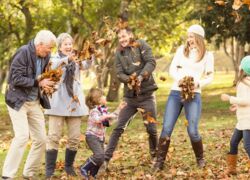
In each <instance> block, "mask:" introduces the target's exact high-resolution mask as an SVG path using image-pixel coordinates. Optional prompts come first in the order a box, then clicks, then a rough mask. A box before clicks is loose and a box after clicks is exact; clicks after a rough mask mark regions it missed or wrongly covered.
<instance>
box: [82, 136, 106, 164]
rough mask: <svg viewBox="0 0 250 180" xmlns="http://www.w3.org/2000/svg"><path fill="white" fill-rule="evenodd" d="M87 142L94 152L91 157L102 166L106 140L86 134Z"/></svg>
mask: <svg viewBox="0 0 250 180" xmlns="http://www.w3.org/2000/svg"><path fill="white" fill-rule="evenodd" d="M86 142H87V144H88V146H89V148H90V149H91V151H92V152H93V155H92V156H91V157H90V159H91V160H92V161H93V162H94V163H95V165H96V166H98V167H100V166H101V165H102V163H103V162H104V142H103V141H102V140H100V139H99V138H98V137H97V136H94V135H86Z"/></svg>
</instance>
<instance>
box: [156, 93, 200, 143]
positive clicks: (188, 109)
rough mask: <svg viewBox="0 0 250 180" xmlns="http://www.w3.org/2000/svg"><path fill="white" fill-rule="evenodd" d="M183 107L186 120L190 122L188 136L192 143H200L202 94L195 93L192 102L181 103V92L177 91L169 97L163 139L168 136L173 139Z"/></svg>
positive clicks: (162, 133)
mask: <svg viewBox="0 0 250 180" xmlns="http://www.w3.org/2000/svg"><path fill="white" fill-rule="evenodd" d="M183 107H184V109H185V116H186V119H187V120H188V126H187V131H188V135H189V137H190V139H191V141H193V142H198V141H200V140H201V136H200V134H199V132H198V123H199V120H200V115H201V95H200V93H195V96H194V98H193V99H192V100H190V101H184V102H183V101H181V96H180V91H175V90H172V91H171V92H170V95H169V97H168V101H167V104H166V108H165V114H164V120H163V127H162V132H161V138H164V137H166V136H168V137H171V134H172V131H173V129H174V126H175V123H176V121H177V119H178V117H179V115H180V113H181V110H182V108H183Z"/></svg>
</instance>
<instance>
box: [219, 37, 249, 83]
mask: <svg viewBox="0 0 250 180" xmlns="http://www.w3.org/2000/svg"><path fill="white" fill-rule="evenodd" d="M230 48H231V49H230V53H229V52H228V49H227V41H226V40H224V51H225V53H226V55H227V56H228V57H229V58H230V59H231V60H232V63H233V68H234V80H233V85H234V86H235V85H236V83H237V81H238V74H239V66H240V62H241V59H242V58H243V57H244V53H245V44H241V43H240V42H239V41H237V40H235V38H233V37H232V38H231V39H230Z"/></svg>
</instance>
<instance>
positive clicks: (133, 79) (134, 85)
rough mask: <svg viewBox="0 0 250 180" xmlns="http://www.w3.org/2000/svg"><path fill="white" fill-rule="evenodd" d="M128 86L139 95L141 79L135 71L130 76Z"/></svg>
mask: <svg viewBox="0 0 250 180" xmlns="http://www.w3.org/2000/svg"><path fill="white" fill-rule="evenodd" d="M127 85H128V88H129V89H131V90H134V91H135V94H136V95H139V93H140V91H141V81H140V80H139V79H138V76H137V75H136V73H133V74H131V75H130V76H129V79H128V82H127Z"/></svg>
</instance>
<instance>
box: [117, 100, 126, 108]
mask: <svg viewBox="0 0 250 180" xmlns="http://www.w3.org/2000/svg"><path fill="white" fill-rule="evenodd" d="M125 106H127V103H126V102H125V101H122V102H121V103H120V104H119V106H118V109H120V110H121V109H123V108H124V107H125Z"/></svg>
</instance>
